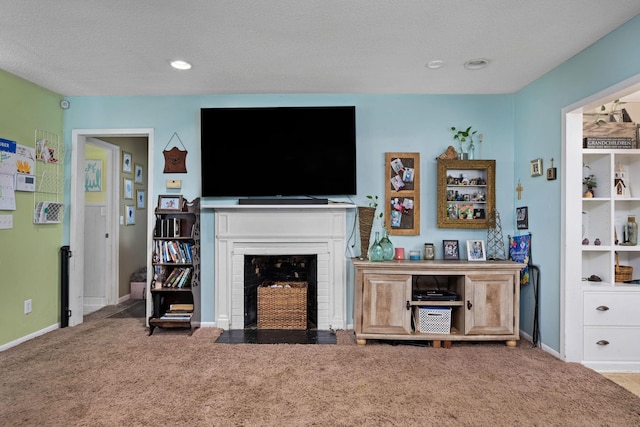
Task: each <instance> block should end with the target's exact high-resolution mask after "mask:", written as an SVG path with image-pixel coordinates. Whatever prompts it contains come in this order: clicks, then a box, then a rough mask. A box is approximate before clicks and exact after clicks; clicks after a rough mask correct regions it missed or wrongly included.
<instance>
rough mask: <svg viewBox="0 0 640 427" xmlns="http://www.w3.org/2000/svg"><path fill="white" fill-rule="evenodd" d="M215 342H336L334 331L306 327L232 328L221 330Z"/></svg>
mask: <svg viewBox="0 0 640 427" xmlns="http://www.w3.org/2000/svg"><path fill="white" fill-rule="evenodd" d="M216 343H221V344H336V334H335V332H334V331H318V330H315V329H307V330H303V331H295V330H288V329H234V330H227V331H223V332H222V334H221V335H220V337H218V339H217V340H216Z"/></svg>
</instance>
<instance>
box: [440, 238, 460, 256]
mask: <svg viewBox="0 0 640 427" xmlns="http://www.w3.org/2000/svg"><path fill="white" fill-rule="evenodd" d="M442 254H443V258H444V259H460V249H459V248H458V241H457V240H443V241H442Z"/></svg>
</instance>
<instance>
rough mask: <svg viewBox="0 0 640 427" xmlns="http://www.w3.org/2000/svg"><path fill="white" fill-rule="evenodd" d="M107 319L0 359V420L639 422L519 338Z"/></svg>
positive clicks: (592, 381) (582, 374)
mask: <svg viewBox="0 0 640 427" xmlns="http://www.w3.org/2000/svg"><path fill="white" fill-rule="evenodd" d="M110 314H113V313H107V314H104V313H98V314H94V315H91V316H88V319H87V321H86V322H85V323H84V324H83V325H80V326H76V327H70V328H64V329H59V330H56V331H53V332H51V333H48V334H46V335H44V336H41V337H38V338H35V339H33V340H30V341H28V342H26V343H23V344H20V345H19V346H16V347H14V348H11V349H8V350H6V351H4V352H1V353H0V375H1V378H2V381H1V382H0V425H2V426H41V425H46V426H124V425H126V426H159V425H162V426H175V425H191V426H312V425H313V426H356V425H367V426H380V425H382V426H393V425H402V426H417V425H420V426H422V425H442V426H449V425H462V426H489V425H491V426H494V425H498V426H514V425H517V426H638V425H640V399H639V398H638V397H636V396H634V395H633V394H632V393H630V392H629V391H627V390H625V389H624V388H622V387H620V386H618V385H617V384H615V383H613V382H612V381H610V380H608V379H606V378H604V377H603V376H601V375H599V374H597V373H595V372H593V371H591V370H589V369H587V368H585V367H583V366H581V365H578V364H573V363H565V362H562V361H560V360H558V359H556V358H554V357H552V356H550V355H548V354H546V353H544V352H543V351H541V350H540V349H538V348H532V347H531V346H530V344H528V343H522V345H520V346H519V347H517V348H507V347H506V346H504V345H503V344H501V343H486V344H484V343H483V344H456V343H454V345H453V348H451V349H449V350H447V349H434V348H430V347H417V346H410V345H396V346H393V345H389V344H385V343H383V342H376V343H372V345H367V346H366V347H363V348H361V347H358V346H357V345H355V340H354V339H353V333H352V332H351V331H338V345H291V344H274V345H268V344H267V345H265V344H261V345H251V344H236V345H228V344H216V343H215V339H216V337H217V336H218V335H219V333H220V331H219V330H216V329H199V330H197V331H196V332H195V333H194V334H193V336H188V332H185V331H181V330H158V331H156V332H154V334H153V335H152V336H147V333H146V332H147V331H146V328H145V327H144V323H143V322H144V321H143V319H140V318H108V317H105V316H108V315H110Z"/></svg>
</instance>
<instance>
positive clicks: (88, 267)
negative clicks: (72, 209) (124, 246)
mask: <svg viewBox="0 0 640 427" xmlns="http://www.w3.org/2000/svg"><path fill="white" fill-rule="evenodd" d="M107 236H108V232H107V206H106V204H103V205H88V204H87V205H85V207H84V255H85V257H84V261H85V268H84V302H83V310H82V311H83V314H85V315H86V314H89V313H92V312H94V311H96V310H99V309H100V308H102V307H104V306H105V305H107V304H108V302H109V299H108V297H107V294H108V292H107V285H108V282H109V281H108V280H107V278H108V274H111V272H110V271H109V270H107V269H106V268H105V266H106V265H107V264H108V263H109V264H110V262H109V261H108V260H107V256H108V254H109V253H110V251H109V248H108V245H109V243H110V242H111V241H112V240H113V239H109V238H108V237H107Z"/></svg>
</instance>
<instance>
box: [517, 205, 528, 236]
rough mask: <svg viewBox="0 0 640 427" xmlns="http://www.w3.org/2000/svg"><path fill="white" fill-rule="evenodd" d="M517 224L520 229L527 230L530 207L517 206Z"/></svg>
mask: <svg viewBox="0 0 640 427" xmlns="http://www.w3.org/2000/svg"><path fill="white" fill-rule="evenodd" d="M516 225H517V227H518V230H526V229H527V228H529V208H528V207H526V206H521V207H519V208H516Z"/></svg>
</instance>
